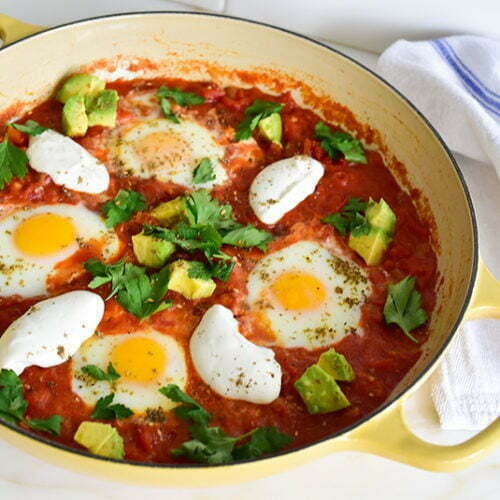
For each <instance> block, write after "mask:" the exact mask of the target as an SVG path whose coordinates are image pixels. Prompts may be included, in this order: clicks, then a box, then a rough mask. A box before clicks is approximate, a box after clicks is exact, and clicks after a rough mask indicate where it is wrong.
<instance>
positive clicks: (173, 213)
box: [151, 196, 186, 227]
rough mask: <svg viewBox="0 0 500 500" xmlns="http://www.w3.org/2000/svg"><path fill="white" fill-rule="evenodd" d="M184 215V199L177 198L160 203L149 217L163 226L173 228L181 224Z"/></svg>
mask: <svg viewBox="0 0 500 500" xmlns="http://www.w3.org/2000/svg"><path fill="white" fill-rule="evenodd" d="M185 214H186V205H185V204H184V197H182V196H178V197H177V198H174V199H173V200H170V201H166V202H165V203H160V204H159V205H157V206H156V207H155V208H154V209H153V210H152V211H151V215H152V216H153V217H154V218H155V219H158V221H159V222H160V224H162V225H163V226H167V227H169V226H173V225H174V224H177V223H178V222H181V221H182V220H183V219H184V217H185Z"/></svg>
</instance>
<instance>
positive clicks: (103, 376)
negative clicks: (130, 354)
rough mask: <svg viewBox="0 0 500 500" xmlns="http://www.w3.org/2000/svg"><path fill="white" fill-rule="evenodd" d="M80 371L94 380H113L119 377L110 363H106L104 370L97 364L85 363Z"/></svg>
mask: <svg viewBox="0 0 500 500" xmlns="http://www.w3.org/2000/svg"><path fill="white" fill-rule="evenodd" d="M82 372H83V373H85V374H86V375H89V376H90V377H92V378H93V379H95V380H106V381H108V382H114V381H115V380H118V379H119V378H120V374H119V373H118V372H117V371H116V370H115V367H114V366H113V364H112V363H111V361H110V362H109V363H108V367H107V369H106V371H104V370H102V369H101V368H99V367H98V366H97V365H85V366H82Z"/></svg>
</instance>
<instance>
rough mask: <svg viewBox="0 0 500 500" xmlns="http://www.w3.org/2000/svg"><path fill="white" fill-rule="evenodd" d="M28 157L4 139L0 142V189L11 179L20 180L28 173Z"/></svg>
mask: <svg viewBox="0 0 500 500" xmlns="http://www.w3.org/2000/svg"><path fill="white" fill-rule="evenodd" d="M27 163H28V157H27V155H26V153H25V152H24V150H22V149H21V148H18V147H16V146H14V145H13V144H11V143H10V142H9V139H7V138H5V139H4V140H3V141H2V142H0V189H3V188H4V187H5V185H6V184H8V183H9V182H10V181H11V180H12V178H13V177H17V178H18V179H22V178H23V177H24V176H25V175H26V174H27V173H28V167H27V166H26V165H27Z"/></svg>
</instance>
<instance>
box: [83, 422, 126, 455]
mask: <svg viewBox="0 0 500 500" xmlns="http://www.w3.org/2000/svg"><path fill="white" fill-rule="evenodd" d="M74 439H75V441H76V442H77V443H78V444H80V445H82V446H84V447H85V448H87V449H88V450H89V451H90V452H91V453H93V454H94V455H99V456H101V457H107V458H118V459H122V458H123V456H124V455H125V449H124V446H123V439H122V437H121V436H120V434H118V431H117V430H116V429H115V428H114V427H112V426H111V425H109V424H101V423H99V422H82V423H81V424H80V426H79V427H78V430H77V431H76V434H75V436H74Z"/></svg>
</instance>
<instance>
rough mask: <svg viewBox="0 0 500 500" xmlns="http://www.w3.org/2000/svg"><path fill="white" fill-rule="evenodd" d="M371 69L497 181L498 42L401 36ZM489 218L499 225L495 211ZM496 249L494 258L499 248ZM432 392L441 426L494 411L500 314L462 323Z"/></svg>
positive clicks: (480, 420) (481, 421)
mask: <svg viewBox="0 0 500 500" xmlns="http://www.w3.org/2000/svg"><path fill="white" fill-rule="evenodd" d="M377 71H378V72H379V73H380V74H381V75H382V76H383V77H384V78H386V79H387V80H388V81H389V82H390V83H392V84H393V85H394V86H395V87H396V88H398V89H399V90H401V92H402V93H403V94H404V95H406V96H407V97H408V98H409V99H410V100H411V101H412V102H413V103H415V105H416V106H417V107H418V108H419V109H420V110H421V111H422V112H423V114H424V115H425V116H426V117H427V118H428V119H429V120H430V122H431V123H432V124H433V125H434V127H435V128H436V129H437V130H438V132H439V133H440V134H441V135H442V137H443V138H444V140H445V141H446V143H447V144H448V146H449V147H450V148H451V149H452V150H453V151H455V152H457V153H460V154H461V155H463V156H465V157H468V158H472V159H474V160H479V161H481V162H486V163H489V164H490V165H491V164H492V165H494V166H495V168H496V172H497V176H495V180H498V174H500V41H495V40H491V39H487V38H482V37H477V36H453V37H448V38H441V39H436V40H430V41H422V42H407V41H404V40H401V41H398V42H396V43H394V44H393V45H391V46H390V47H389V48H388V49H387V50H386V51H385V52H384V53H383V54H382V55H381V57H380V59H379V61H378V63H377ZM467 164H468V166H469V165H470V164H471V162H470V161H469V162H467ZM465 168H466V162H465V161H464V163H463V169H464V170H465ZM476 172H477V175H481V172H480V169H477V170H476ZM469 175H470V173H469ZM499 186H500V184H499ZM498 195H500V188H499V189H498V191H496V196H498ZM478 215H479V216H480V217H479V220H481V215H482V214H478ZM493 217H494V218H496V226H495V227H498V225H499V224H500V214H493ZM480 239H481V227H480ZM495 253H496V256H497V257H496V260H497V261H498V248H497V249H496V252H495ZM492 264H493V265H494V267H498V262H494V263H492ZM495 264H496V265H495ZM432 398H433V401H434V405H435V407H436V410H437V413H438V415H439V420H440V423H441V427H443V428H445V429H470V430H474V429H481V428H483V427H485V426H486V425H487V424H488V423H490V422H491V421H493V420H494V419H495V418H497V417H498V416H499V415H500V321H498V320H476V321H469V322H467V323H466V324H465V325H463V326H462V328H461V331H460V332H459V334H458V335H457V337H456V338H455V340H454V342H453V344H452V346H451V347H450V350H449V351H448V353H447V355H446V356H445V358H444V359H443V361H442V362H441V364H440V366H439V367H438V369H437V371H436V373H435V375H434V376H433V387H432Z"/></svg>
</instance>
